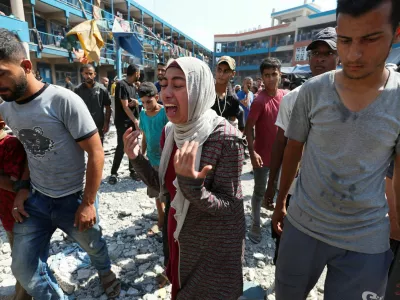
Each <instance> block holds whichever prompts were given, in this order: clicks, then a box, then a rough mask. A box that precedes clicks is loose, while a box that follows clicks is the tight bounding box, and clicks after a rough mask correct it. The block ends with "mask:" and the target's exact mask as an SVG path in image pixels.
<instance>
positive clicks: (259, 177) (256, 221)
mask: <svg viewBox="0 0 400 300" xmlns="http://www.w3.org/2000/svg"><path fill="white" fill-rule="evenodd" d="M268 175H269V168H268V167H261V168H254V191H253V197H251V212H252V216H253V225H255V226H260V211H261V203H262V201H263V199H264V195H265V191H266V190H267V182H268Z"/></svg>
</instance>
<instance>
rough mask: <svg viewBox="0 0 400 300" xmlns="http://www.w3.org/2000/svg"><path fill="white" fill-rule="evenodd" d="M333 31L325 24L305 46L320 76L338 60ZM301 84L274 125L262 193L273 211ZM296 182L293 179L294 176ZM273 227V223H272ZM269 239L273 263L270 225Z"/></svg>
mask: <svg viewBox="0 0 400 300" xmlns="http://www.w3.org/2000/svg"><path fill="white" fill-rule="evenodd" d="M336 40H337V35H336V30H335V28H332V27H328V28H325V29H323V30H321V31H320V32H318V33H317V34H316V35H315V36H314V38H313V42H312V43H311V44H310V45H308V47H307V51H309V53H308V54H309V61H310V68H311V72H312V75H313V76H318V75H321V74H323V73H325V72H329V71H333V70H336V66H337V64H338V61H339V57H338V55H337V52H336ZM300 89H301V86H300V87H298V88H296V89H295V90H293V91H291V92H290V93H289V94H287V95H286V96H285V97H283V100H282V102H281V105H280V107H279V113H278V118H277V120H276V123H275V125H276V126H277V127H278V133H277V134H276V138H275V142H274V145H273V146H272V153H271V166H270V173H269V178H268V185H267V191H266V193H265V196H264V207H265V208H267V209H269V210H273V209H274V206H273V199H274V195H275V186H276V181H277V179H278V174H279V170H280V168H281V165H282V160H283V153H284V152H285V147H286V144H287V137H285V131H286V130H287V127H288V125H289V120H290V116H291V114H292V110H293V106H294V104H295V102H296V99H297V96H298V95H299V92H300ZM295 181H296V179H295ZM295 181H294V182H293V184H292V186H291V188H290V190H289V196H288V198H287V201H286V206H288V205H289V199H290V195H292V194H293V191H294V188H295ZM271 227H272V224H271ZM271 232H272V238H274V239H275V241H276V244H275V245H276V247H275V257H274V263H276V260H277V258H278V250H279V241H280V237H279V235H277V234H276V232H275V231H274V230H273V228H272V231H271Z"/></svg>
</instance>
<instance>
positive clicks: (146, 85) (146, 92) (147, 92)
mask: <svg viewBox="0 0 400 300" xmlns="http://www.w3.org/2000/svg"><path fill="white" fill-rule="evenodd" d="M138 93H139V97H140V98H142V97H145V96H148V97H154V96H155V95H157V94H158V90H157V88H156V86H155V85H154V83H152V82H143V83H142V84H141V85H140V87H139V91H138Z"/></svg>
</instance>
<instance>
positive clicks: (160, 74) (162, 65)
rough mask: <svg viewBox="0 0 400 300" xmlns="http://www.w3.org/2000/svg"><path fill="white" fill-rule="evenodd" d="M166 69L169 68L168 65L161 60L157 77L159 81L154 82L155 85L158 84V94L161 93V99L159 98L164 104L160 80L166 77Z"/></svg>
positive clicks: (160, 102)
mask: <svg viewBox="0 0 400 300" xmlns="http://www.w3.org/2000/svg"><path fill="white" fill-rule="evenodd" d="M166 70H167V66H166V65H165V63H163V62H161V61H160V62H159V63H158V64H157V79H158V81H156V82H154V85H155V86H156V88H157V91H158V95H159V99H158V103H159V104H162V99H161V85H160V82H161V80H162V79H163V78H164V76H165V72H166Z"/></svg>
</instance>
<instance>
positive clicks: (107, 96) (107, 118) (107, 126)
mask: <svg viewBox="0 0 400 300" xmlns="http://www.w3.org/2000/svg"><path fill="white" fill-rule="evenodd" d="M103 105H104V107H105V109H106V114H105V115H104V127H103V133H104V134H106V133H107V132H108V131H109V130H110V120H111V111H112V110H111V98H110V94H109V93H108V91H107V89H106V88H104V89H103Z"/></svg>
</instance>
